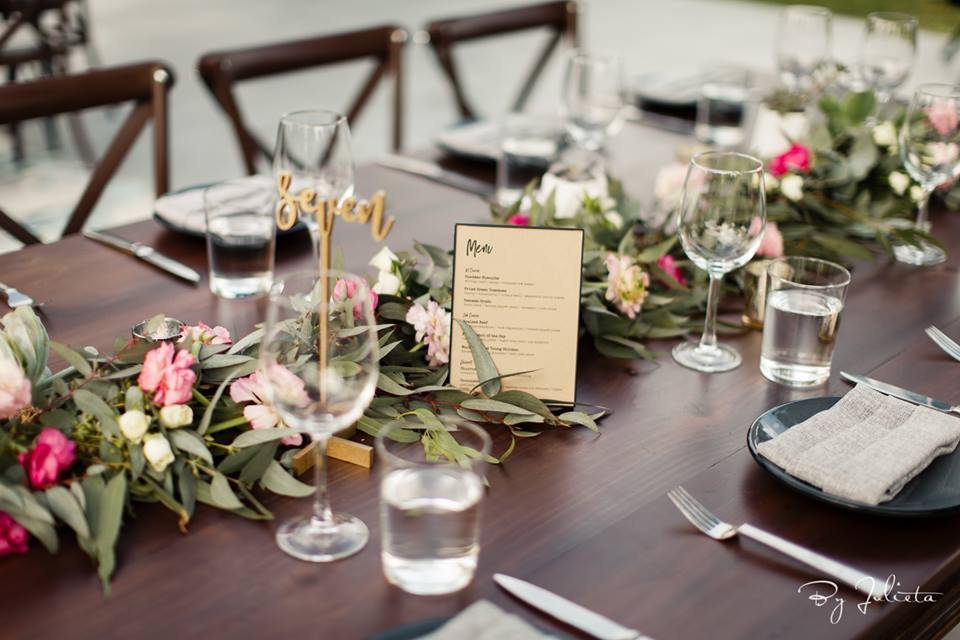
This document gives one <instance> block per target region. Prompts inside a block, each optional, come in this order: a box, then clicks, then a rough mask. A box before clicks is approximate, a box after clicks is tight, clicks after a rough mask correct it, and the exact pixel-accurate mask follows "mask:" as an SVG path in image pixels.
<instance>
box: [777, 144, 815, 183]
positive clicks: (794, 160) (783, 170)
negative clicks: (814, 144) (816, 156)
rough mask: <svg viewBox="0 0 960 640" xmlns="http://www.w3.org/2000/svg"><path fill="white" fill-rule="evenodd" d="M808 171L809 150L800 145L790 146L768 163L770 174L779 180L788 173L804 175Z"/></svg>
mask: <svg viewBox="0 0 960 640" xmlns="http://www.w3.org/2000/svg"><path fill="white" fill-rule="evenodd" d="M809 170H810V150H809V149H807V148H806V147H805V146H803V145H802V144H796V143H794V144H792V145H791V146H790V148H789V149H787V150H786V151H784V152H783V153H781V154H780V155H778V156H777V157H776V158H774V159H773V160H771V161H770V173H772V174H773V175H774V177H776V178H779V177H780V176H782V175H785V174H787V173H788V172H790V171H796V172H798V173H806V172H807V171H809Z"/></svg>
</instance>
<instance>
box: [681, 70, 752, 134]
mask: <svg viewBox="0 0 960 640" xmlns="http://www.w3.org/2000/svg"><path fill="white" fill-rule="evenodd" d="M749 95H750V72H749V71H747V70H746V69H741V68H738V67H716V68H713V69H710V70H709V71H707V73H706V74H705V75H704V82H703V85H702V86H701V87H700V95H699V97H698V99H697V124H696V127H695V129H694V133H695V134H696V136H697V139H698V140H700V141H701V142H704V143H707V144H714V145H717V146H719V147H726V148H733V147H737V146H739V145H740V144H741V143H743V139H744V134H745V132H744V124H745V120H746V118H745V116H746V112H747V99H748V97H749Z"/></svg>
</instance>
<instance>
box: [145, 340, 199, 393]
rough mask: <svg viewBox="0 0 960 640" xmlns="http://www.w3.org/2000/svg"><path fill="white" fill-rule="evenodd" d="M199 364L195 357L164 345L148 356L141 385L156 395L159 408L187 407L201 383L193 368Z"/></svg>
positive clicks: (165, 343)
mask: <svg viewBox="0 0 960 640" xmlns="http://www.w3.org/2000/svg"><path fill="white" fill-rule="evenodd" d="M196 361H197V359H196V358H195V357H193V355H192V354H190V353H187V352H186V351H177V350H176V349H175V348H174V346H173V345H172V344H170V343H169V342H164V343H163V344H162V345H160V346H159V347H157V348H156V349H154V350H152V351H149V352H148V353H147V357H146V358H144V360H143V370H142V371H140V377H139V378H138V379H137V384H139V385H140V388H141V389H143V390H144V391H148V392H150V391H152V392H155V393H154V394H153V401H154V402H155V403H157V404H159V405H164V406H166V405H171V404H184V403H186V402H189V400H190V397H191V395H192V391H193V384H194V383H195V382H196V381H197V374H196V373H195V372H194V371H193V369H191V368H190V367H192V366H193V365H194V364H195V363H196Z"/></svg>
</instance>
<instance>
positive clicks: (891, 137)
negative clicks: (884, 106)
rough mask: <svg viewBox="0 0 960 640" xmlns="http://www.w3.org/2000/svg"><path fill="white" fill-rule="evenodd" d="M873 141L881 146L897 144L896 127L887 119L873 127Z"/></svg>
mask: <svg viewBox="0 0 960 640" xmlns="http://www.w3.org/2000/svg"><path fill="white" fill-rule="evenodd" d="M873 141H874V142H876V143H877V145H879V146H881V147H895V146H896V145H897V128H896V127H894V126H893V123H892V122H890V121H889V120H887V121H886V122H881V123H880V124H878V125H877V126H875V127H874V128H873Z"/></svg>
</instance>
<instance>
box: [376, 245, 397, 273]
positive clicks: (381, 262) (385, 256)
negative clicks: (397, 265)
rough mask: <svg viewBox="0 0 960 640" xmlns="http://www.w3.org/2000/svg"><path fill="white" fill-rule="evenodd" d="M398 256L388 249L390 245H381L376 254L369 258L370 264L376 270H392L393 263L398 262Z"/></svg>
mask: <svg viewBox="0 0 960 640" xmlns="http://www.w3.org/2000/svg"><path fill="white" fill-rule="evenodd" d="M399 261H400V258H398V257H397V255H396V254H395V253H394V252H393V251H390V247H383V248H382V249H380V251H378V252H377V255H375V256H373V258H371V259H370V266H371V267H373V268H374V269H376V270H377V271H392V270H393V263H394V262H399Z"/></svg>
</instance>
